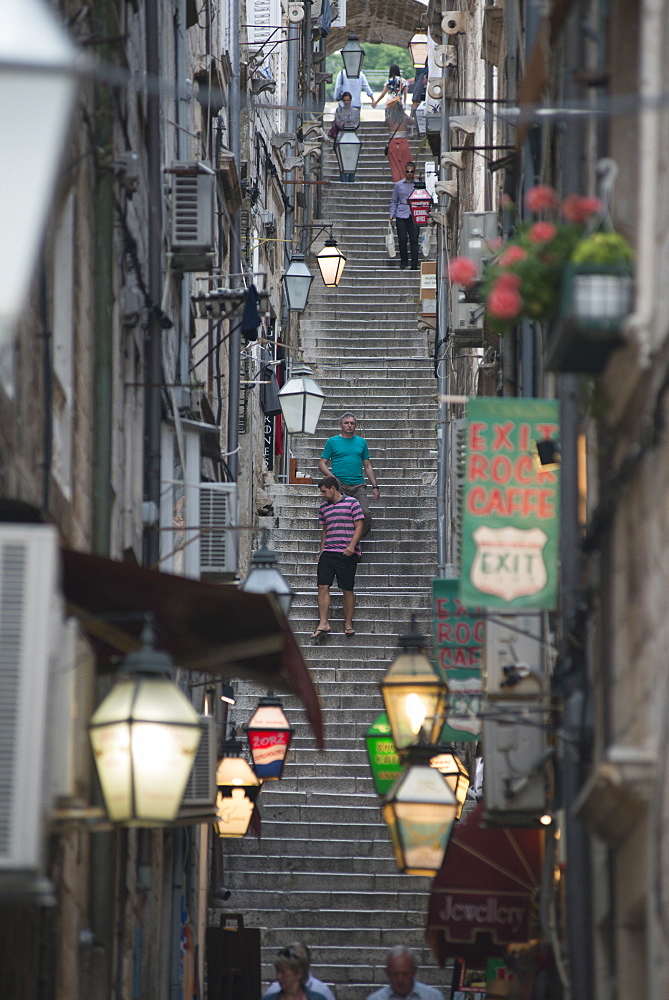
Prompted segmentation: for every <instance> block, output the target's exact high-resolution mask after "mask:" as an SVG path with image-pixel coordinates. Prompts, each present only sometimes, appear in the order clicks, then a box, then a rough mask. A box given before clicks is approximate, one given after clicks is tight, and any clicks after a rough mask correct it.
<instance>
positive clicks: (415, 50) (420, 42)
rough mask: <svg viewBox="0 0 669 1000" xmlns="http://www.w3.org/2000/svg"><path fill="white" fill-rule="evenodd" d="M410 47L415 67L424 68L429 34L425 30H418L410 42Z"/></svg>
mask: <svg viewBox="0 0 669 1000" xmlns="http://www.w3.org/2000/svg"><path fill="white" fill-rule="evenodd" d="M408 48H409V52H410V53H411V60H412V62H413V64H414V67H415V68H416V69H422V68H423V66H424V65H425V63H426V61H427V35H426V34H425V32H423V31H417V32H416V34H415V35H414V36H413V37H412V39H411V41H410V42H409V46H408Z"/></svg>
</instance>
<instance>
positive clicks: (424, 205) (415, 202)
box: [408, 181, 432, 226]
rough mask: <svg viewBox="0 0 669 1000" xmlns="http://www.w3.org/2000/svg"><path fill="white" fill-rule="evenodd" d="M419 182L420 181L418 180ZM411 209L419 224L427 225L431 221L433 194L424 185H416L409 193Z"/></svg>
mask: <svg viewBox="0 0 669 1000" xmlns="http://www.w3.org/2000/svg"><path fill="white" fill-rule="evenodd" d="M416 183H417V184H418V183H419V182H418V181H417V182H416ZM408 200H409V209H410V210H411V216H412V218H413V221H414V222H415V223H416V225H417V226H425V225H426V224H427V223H428V222H429V221H430V209H431V208H432V195H431V194H430V192H429V191H428V190H427V189H426V188H424V187H415V188H414V190H413V191H412V192H411V194H410V195H409V199H408Z"/></svg>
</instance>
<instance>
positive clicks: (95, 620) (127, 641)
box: [62, 549, 323, 747]
mask: <svg viewBox="0 0 669 1000" xmlns="http://www.w3.org/2000/svg"><path fill="white" fill-rule="evenodd" d="M62 559H63V590H64V593H65V597H66V599H67V601H68V604H69V608H70V611H71V613H73V614H76V615H77V616H78V617H79V619H80V621H81V626H82V628H83V629H84V630H85V631H86V632H87V633H88V635H89V636H90V638H91V639H92V641H93V643H94V645H95V648H96V652H97V654H98V656H99V658H100V660H101V661H103V662H104V661H105V660H106V661H108V662H110V661H112V660H116V659H118V657H119V655H122V654H124V653H127V652H130V651H131V650H133V649H137V648H138V646H139V634H140V632H141V629H142V621H141V619H140V617H139V616H140V615H141V614H142V612H147V611H150V612H153V615H154V617H155V626H156V633H157V644H158V645H159V646H160V648H161V649H165V650H166V651H167V652H168V653H170V655H171V656H172V658H173V659H174V662H175V663H176V664H177V665H178V666H179V667H182V668H184V669H186V670H195V671H202V672H204V673H210V674H218V675H222V676H224V677H241V678H245V679H248V680H253V681H257V682H258V683H259V684H262V685H263V687H266V688H272V689H273V690H277V691H290V692H292V693H294V694H296V695H297V696H298V697H299V698H300V700H301V701H302V703H303V704H304V706H305V708H306V710H307V716H308V718H309V722H310V723H311V728H312V730H313V732H314V735H315V737H316V741H317V743H318V745H319V747H322V746H323V719H322V715H321V708H320V702H319V698H318V694H317V692H316V689H315V687H314V683H313V681H312V679H311V675H310V673H309V670H308V668H307V665H306V663H305V661H304V657H303V656H302V653H301V651H300V647H299V646H298V644H297V640H296V638H295V635H294V634H293V631H292V629H291V627H290V625H289V623H288V620H287V619H286V617H285V615H284V614H283V612H282V611H281V609H280V608H279V605H278V604H277V602H276V600H275V599H274V598H273V597H272V596H270V595H265V594H247V593H245V592H244V591H242V590H238V589H237V587H233V586H231V585H225V584H221V585H219V584H210V583H200V582H199V581H198V580H190V579H188V578H187V577H183V576H174V575H172V574H170V573H160V572H158V571H157V570H153V569H145V568H143V567H141V566H136V565H133V564H132V563H122V562H117V561H116V560H114V559H105V558H102V557H101V556H93V555H88V554H87V553H85V552H75V551H73V550H72V549H63V550H62Z"/></svg>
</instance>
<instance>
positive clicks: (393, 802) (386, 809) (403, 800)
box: [381, 746, 458, 876]
mask: <svg viewBox="0 0 669 1000" xmlns="http://www.w3.org/2000/svg"><path fill="white" fill-rule="evenodd" d="M433 753H434V750H433V748H432V747H428V746H416V747H411V749H410V751H409V754H408V757H407V767H406V770H404V771H403V772H402V774H401V775H400V776H399V778H398V779H397V781H396V782H395V784H394V785H393V787H392V788H391V789H390V791H389V792H388V794H387V795H386V797H385V799H384V801H383V806H382V807H381V809H382V813H383V818H384V820H385V822H386V823H387V825H388V831H389V833H390V839H391V841H392V845H393V850H394V852H395V862H396V864H397V867H398V868H399V870H400V871H402V872H405V873H406V874H407V875H428V876H433V875H436V873H437V872H438V871H439V869H440V868H441V863H442V861H443V860H444V854H445V853H446V848H447V847H448V841H449V838H450V836H451V831H452V829H453V823H454V821H455V814H456V811H457V806H458V803H457V800H456V798H455V795H454V794H453V791H452V790H451V786H450V785H449V784H448V781H447V780H446V778H445V777H444V776H443V775H442V774H441V772H440V771H438V770H437V768H435V767H431V766H430V755H431V754H433Z"/></svg>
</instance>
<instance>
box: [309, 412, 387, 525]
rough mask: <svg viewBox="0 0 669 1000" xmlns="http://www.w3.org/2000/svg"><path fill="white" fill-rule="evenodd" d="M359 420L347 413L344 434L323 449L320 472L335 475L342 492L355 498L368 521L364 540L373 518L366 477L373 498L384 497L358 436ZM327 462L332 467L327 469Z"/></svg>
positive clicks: (362, 440)
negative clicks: (372, 492)
mask: <svg viewBox="0 0 669 1000" xmlns="http://www.w3.org/2000/svg"><path fill="white" fill-rule="evenodd" d="M356 424H357V421H356V419H355V416H354V414H353V413H351V412H350V411H348V412H346V413H345V414H344V415H343V416H342V418H341V422H340V426H341V432H340V433H339V434H335V435H334V437H331V438H328V439H327V441H326V442H325V446H324V448H323V454H322V455H321V457H320V459H319V462H318V471H319V472H320V474H321V475H322V476H329V475H330V474H332V475H333V476H336V477H337V479H338V480H339V483H340V486H341V489H342V493H345V494H346V496H349V497H355V499H356V500H357V501H358V503H359V504H360V506H361V507H362V513H363V515H364V518H365V523H364V525H363V528H362V535H361V536H360V537H361V538H364V537H365V535H368V534H369V532H370V531H371V528H372V515H371V513H370V511H369V500H368V498H367V487H366V486H365V475H366V476H367V478H368V479H369V481H370V483H371V484H372V489H373V490H374V499H375V500H378V499H379V497H380V496H381V494H380V493H379V487H378V484H377V482H376V473H375V472H374V469H373V468H372V463H371V460H370V458H369V448H368V447H367V442H366V441H365V439H364V438H363V437H360V436H359V435H357V434H356V433H355V428H356ZM328 462H329V463H330V467H328Z"/></svg>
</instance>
